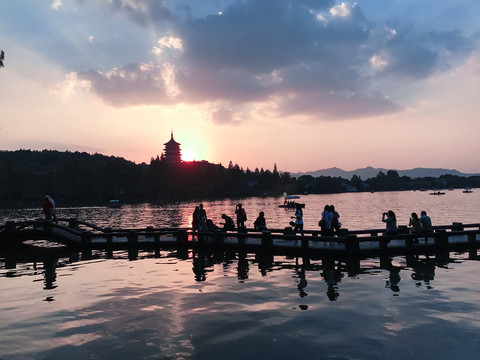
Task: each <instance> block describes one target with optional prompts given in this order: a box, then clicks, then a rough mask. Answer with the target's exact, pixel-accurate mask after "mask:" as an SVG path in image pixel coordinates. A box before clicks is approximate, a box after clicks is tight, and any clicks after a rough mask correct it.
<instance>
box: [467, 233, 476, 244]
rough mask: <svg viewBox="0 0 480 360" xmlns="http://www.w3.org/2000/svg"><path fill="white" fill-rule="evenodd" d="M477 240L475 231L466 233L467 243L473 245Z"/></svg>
mask: <svg viewBox="0 0 480 360" xmlns="http://www.w3.org/2000/svg"><path fill="white" fill-rule="evenodd" d="M476 242H477V233H470V234H468V243H469V244H471V245H473V244H475V243H476Z"/></svg>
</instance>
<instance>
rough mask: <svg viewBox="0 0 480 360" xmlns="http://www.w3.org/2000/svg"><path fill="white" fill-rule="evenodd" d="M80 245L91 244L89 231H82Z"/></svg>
mask: <svg viewBox="0 0 480 360" xmlns="http://www.w3.org/2000/svg"><path fill="white" fill-rule="evenodd" d="M81 242H82V245H90V244H91V243H92V233H91V232H90V231H82V235H81Z"/></svg>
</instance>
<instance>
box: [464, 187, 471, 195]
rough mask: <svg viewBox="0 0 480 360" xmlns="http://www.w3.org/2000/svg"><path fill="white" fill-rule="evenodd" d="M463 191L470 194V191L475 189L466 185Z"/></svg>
mask: <svg viewBox="0 0 480 360" xmlns="http://www.w3.org/2000/svg"><path fill="white" fill-rule="evenodd" d="M463 192H464V193H466V194H469V193H472V192H473V190H472V189H471V188H469V187H466V188H465V189H463Z"/></svg>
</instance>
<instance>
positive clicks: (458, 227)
mask: <svg viewBox="0 0 480 360" xmlns="http://www.w3.org/2000/svg"><path fill="white" fill-rule="evenodd" d="M452 231H463V224H462V223H461V222H452Z"/></svg>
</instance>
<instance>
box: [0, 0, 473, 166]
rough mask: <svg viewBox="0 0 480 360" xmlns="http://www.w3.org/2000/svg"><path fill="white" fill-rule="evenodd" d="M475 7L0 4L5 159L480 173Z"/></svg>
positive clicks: (392, 1) (268, 1) (151, 1)
mask: <svg viewBox="0 0 480 360" xmlns="http://www.w3.org/2000/svg"><path fill="white" fill-rule="evenodd" d="M479 19H480V1H478V0H470V1H467V0H452V1H450V0H444V1H438V0H435V1H434V0H422V1H418V0H415V1H414V0H389V1H385V0H357V1H355V2H353V1H344V2H342V1H331V0H256V1H253V0H212V1H210V0H202V1H198V0H191V1H188V0H184V1H182V0H178V1H169V0H163V1H162V0H42V1H38V0H22V1H1V2H0V49H2V50H4V51H5V59H4V67H3V68H0V150H18V149H32V150H43V149H48V150H60V151H65V150H68V151H86V152H88V153H101V154H104V155H108V156H111V155H113V156H118V157H123V158H125V159H127V160H131V161H134V162H136V163H142V162H145V163H149V162H150V159H151V158H152V157H156V156H157V155H160V154H161V153H162V151H163V149H164V143H166V142H167V141H168V140H170V134H171V131H173V134H174V138H175V140H176V141H177V142H179V143H180V144H181V149H182V153H183V155H184V159H185V160H192V159H195V160H207V161H209V162H211V163H215V164H219V163H221V164H222V165H224V166H227V165H228V163H229V162H230V161H232V162H233V163H234V164H238V165H239V166H241V167H243V168H244V169H247V168H249V169H251V170H254V169H255V168H259V169H260V168H264V169H270V170H273V166H274V164H276V165H277V168H278V170H279V171H289V172H306V171H314V170H318V169H324V168H330V167H339V168H342V169H344V170H353V169H357V168H362V167H366V166H373V167H380V168H387V169H399V170H403V169H412V168H415V167H429V168H448V169H456V170H459V171H462V172H465V173H478V172H480V160H479V158H478V156H477V155H478V154H479V153H480V139H479V135H478V134H479V133H480V122H479V121H478V116H479V114H480V21H479Z"/></svg>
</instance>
